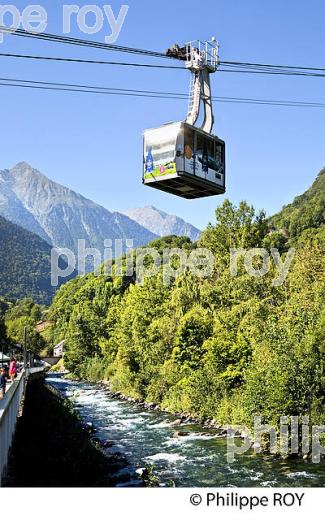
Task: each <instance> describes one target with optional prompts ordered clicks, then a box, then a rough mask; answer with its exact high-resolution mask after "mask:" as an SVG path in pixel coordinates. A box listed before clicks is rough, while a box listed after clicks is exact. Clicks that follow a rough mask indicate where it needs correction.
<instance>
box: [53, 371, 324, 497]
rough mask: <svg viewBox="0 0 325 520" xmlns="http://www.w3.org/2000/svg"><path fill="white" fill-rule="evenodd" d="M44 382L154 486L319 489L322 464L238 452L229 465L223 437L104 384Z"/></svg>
mask: <svg viewBox="0 0 325 520" xmlns="http://www.w3.org/2000/svg"><path fill="white" fill-rule="evenodd" d="M48 380H49V382H50V383H51V385H53V386H54V387H56V388H57V389H58V390H59V391H60V392H61V394H62V395H64V396H65V397H67V398H68V399H70V400H71V402H72V404H73V406H74V408H75V409H76V410H77V411H78V414H79V415H80V417H81V418H82V421H83V422H84V423H87V422H90V423H92V425H93V427H94V428H95V429H96V432H95V433H94V435H95V436H96V437H97V438H98V440H99V441H100V442H101V443H103V444H106V443H107V444H109V451H110V452H111V453H114V452H115V453H123V454H124V455H125V457H126V458H127V460H128V461H129V463H130V465H131V466H132V467H133V468H135V469H136V473H137V474H139V472H141V471H142V469H143V468H144V467H145V466H146V465H149V466H151V467H152V468H153V469H154V476H155V477H156V478H157V479H158V480H159V486H176V487H209V486H210V487H211V486H212V487H213V486H217V487H229V486H236V487H273V486H274V487H293V486H294V487H309V486H313V487H315V486H316V487H318V486H322V485H324V482H325V480H324V479H325V467H324V465H323V464H312V463H310V461H307V460H302V459H301V458H300V459H282V458H281V457H274V456H273V455H263V454H260V455H257V454H255V453H254V451H253V450H248V451H245V453H241V454H238V456H236V458H235V460H234V462H232V463H229V461H228V459H227V453H228V451H227V439H225V438H224V436H220V435H219V433H218V431H216V430H213V429H209V430H207V429H206V428H202V427H201V426H199V425H197V424H193V423H192V422H191V421H188V422H186V420H184V421H183V422H181V423H180V420H179V419H175V416H173V415H172V414H170V413H168V412H166V411H164V412H162V411H160V410H158V409H151V408H148V405H146V408H145V407H144V406H139V405H138V403H135V402H131V401H127V400H126V399H120V398H118V396H117V397H112V394H110V393H109V392H108V391H107V387H106V386H104V385H98V384H96V383H89V382H86V381H84V380H83V381H79V382H78V381H75V380H69V379H63V378H62V377H58V375H55V374H53V375H49V376H48ZM238 443H239V444H241V441H240V440H238ZM126 485H127V484H126Z"/></svg>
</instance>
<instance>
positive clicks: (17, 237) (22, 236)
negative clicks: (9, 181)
mask: <svg viewBox="0 0 325 520" xmlns="http://www.w3.org/2000/svg"><path fill="white" fill-rule="evenodd" d="M60 266H61V268H62V269H63V268H64V267H65V266H66V264H65V262H64V261H63V260H62V259H60ZM55 290H56V288H54V287H52V286H51V246H50V245H49V244H48V243H47V242H45V240H43V239H42V238H40V237H39V236H37V235H35V234H34V233H31V232H30V231H26V230H25V229H23V228H21V227H19V226H17V225H16V224H13V223H12V222H8V221H7V220H5V219H4V218H3V217H0V296H2V297H5V298H7V299H12V300H16V299H19V298H25V297H27V296H29V297H31V298H33V299H34V300H35V301H36V302H38V303H46V304H49V303H50V302H51V299H52V297H53V295H54V292H55Z"/></svg>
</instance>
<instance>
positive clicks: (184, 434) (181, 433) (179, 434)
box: [174, 430, 190, 437]
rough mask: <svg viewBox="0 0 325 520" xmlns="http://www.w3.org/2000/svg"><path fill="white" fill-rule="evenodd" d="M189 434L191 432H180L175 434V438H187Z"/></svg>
mask: <svg viewBox="0 0 325 520" xmlns="http://www.w3.org/2000/svg"><path fill="white" fill-rule="evenodd" d="M189 434H190V433H189V432H184V431H182V430H180V431H177V432H175V433H174V437H187V436H188V435H189Z"/></svg>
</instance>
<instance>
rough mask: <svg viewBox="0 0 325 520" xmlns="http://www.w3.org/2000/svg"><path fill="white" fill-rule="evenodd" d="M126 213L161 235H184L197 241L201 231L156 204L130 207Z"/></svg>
mask: <svg viewBox="0 0 325 520" xmlns="http://www.w3.org/2000/svg"><path fill="white" fill-rule="evenodd" d="M125 214H126V215H127V216H128V217H130V218H131V219H132V220H135V221H136V222H138V224H140V225H141V226H143V227H145V228H146V229H149V231H151V232H152V233H155V234H156V235H159V236H160V237H164V236H168V235H176V236H184V237H188V238H190V239H191V240H192V241H193V242H196V241H197V240H198V239H199V238H200V235H201V231H200V230H199V229H197V228H196V227H194V226H192V224H189V223H188V222H185V221H184V220H183V219H181V218H179V217H177V216H176V215H168V213H165V212H164V211H161V210H159V209H157V208H155V207H154V206H145V207H144V208H136V209H130V210H128V211H126V212H125Z"/></svg>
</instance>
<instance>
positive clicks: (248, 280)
mask: <svg viewBox="0 0 325 520" xmlns="http://www.w3.org/2000/svg"><path fill="white" fill-rule="evenodd" d="M151 247H155V248H156V249H157V251H159V252H160V253H161V252H162V250H163V248H164V247H167V248H170V247H181V248H184V249H186V250H187V251H189V250H191V249H195V248H196V247H205V248H209V249H210V251H212V252H213V255H214V257H215V265H214V271H213V273H212V274H211V276H210V277H209V278H205V279H202V278H200V277H196V276H194V275H193V274H191V273H190V272H184V273H183V274H181V275H180V276H178V277H177V278H176V279H175V280H173V281H172V284H171V285H170V286H168V287H167V286H166V285H165V284H164V283H163V276H162V272H161V271H160V272H159V273H157V274H156V275H155V276H152V277H150V278H146V279H145V280H144V283H143V284H142V285H141V284H136V283H134V279H132V278H129V277H127V276H125V275H112V276H107V275H104V274H101V275H100V276H94V275H93V274H88V275H86V276H84V277H78V278H76V279H74V280H72V281H70V282H68V283H67V284H65V285H64V286H62V287H61V288H60V290H59V291H58V292H57V294H56V296H55V298H54V302H53V304H52V307H51V309H50V316H51V319H52V320H53V321H54V322H55V326H54V328H53V334H54V340H55V341H59V340H61V339H65V340H66V353H65V358H64V359H65V365H66V367H67V368H68V369H69V370H70V371H72V372H73V373H74V374H76V375H77V376H79V377H84V378H88V379H90V380H94V381H96V380H103V379H108V380H109V381H110V384H111V386H112V388H113V389H114V390H115V391H119V392H122V393H123V394H126V395H129V396H132V397H135V398H138V399H141V400H146V401H148V402H154V403H158V404H159V405H160V406H161V408H162V409H164V410H169V411H172V412H184V413H189V414H191V415H193V416H195V417H197V418H200V419H203V418H207V417H213V418H215V419H216V420H217V421H218V422H219V423H222V424H226V423H233V424H234V423H237V424H238V423H241V424H243V423H244V424H251V423H252V421H253V417H254V415H256V414H261V415H262V416H263V418H264V419H265V420H266V421H269V422H272V423H274V424H277V423H278V420H279V418H280V416H282V415H309V416H310V418H311V420H312V422H313V423H314V424H323V423H324V421H325V414H324V396H325V377H324V354H325V277H324V273H325V256H324V250H325V170H323V171H322V172H321V173H320V174H319V176H318V178H317V180H316V181H315V183H314V185H313V186H312V188H310V190H308V191H307V192H306V193H305V194H304V195H302V196H300V197H298V198H297V199H295V201H294V203H293V204H292V205H290V206H287V207H286V208H284V209H283V211H282V212H281V213H279V214H278V215H276V216H275V217H273V218H272V219H270V220H267V219H266V217H265V215H264V213H263V212H259V213H257V212H256V211H255V210H254V208H252V207H251V206H249V205H248V204H247V203H246V202H242V203H240V204H239V206H238V207H236V206H234V205H233V204H232V203H231V202H229V201H225V202H224V203H223V205H221V206H220V207H218V208H217V210H216V214H215V222H214V223H212V224H210V225H209V226H208V227H207V229H206V230H205V231H204V232H203V234H202V236H201V238H200V240H199V242H198V243H197V244H192V243H191V242H190V241H189V240H187V239H179V238H176V237H167V238H166V239H159V240H157V241H155V242H153V243H152V244H151ZM234 248H244V249H249V248H266V249H267V250H269V249H270V248H277V249H278V250H279V251H280V253H281V255H282V258H281V261H285V258H286V255H287V252H288V250H289V248H295V254H294V258H293V261H292V263H291V265H290V269H289V272H288V276H287V277H286V279H285V281H284V283H283V284H282V285H276V284H274V283H273V282H274V279H275V278H276V276H277V272H276V265H275V262H274V261H271V263H270V270H269V272H268V273H267V274H266V275H264V276H255V277H254V276H251V275H250V274H248V273H247V271H246V269H245V265H244V263H243V262H242V261H239V262H238V273H237V276H232V274H231V272H230V268H229V262H230V254H229V251H230V249H234ZM256 267H260V266H259V265H256Z"/></svg>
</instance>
